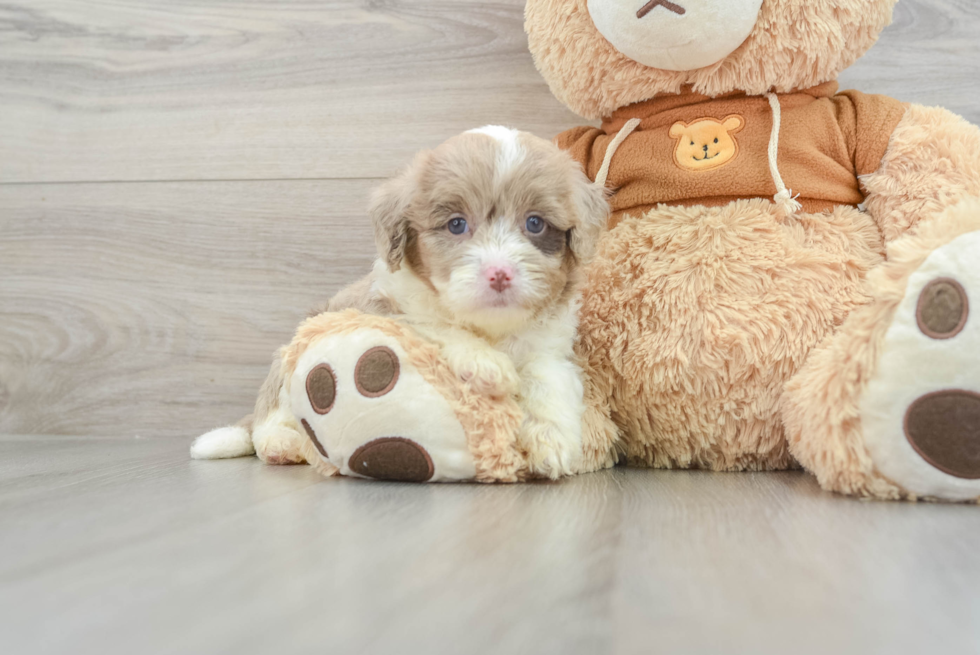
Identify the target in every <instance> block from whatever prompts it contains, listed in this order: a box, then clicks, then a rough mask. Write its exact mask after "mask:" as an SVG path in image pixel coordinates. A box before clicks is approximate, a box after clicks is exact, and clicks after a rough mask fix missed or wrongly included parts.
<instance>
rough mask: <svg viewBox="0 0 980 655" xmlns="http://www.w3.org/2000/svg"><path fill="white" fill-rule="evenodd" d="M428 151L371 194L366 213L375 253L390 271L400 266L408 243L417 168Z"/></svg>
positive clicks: (423, 160) (423, 162)
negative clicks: (372, 229) (369, 219)
mask: <svg viewBox="0 0 980 655" xmlns="http://www.w3.org/2000/svg"><path fill="white" fill-rule="evenodd" d="M428 155H429V153H427V152H423V153H419V155H417V156H416V158H415V161H413V162H412V164H411V165H410V166H409V167H408V168H406V169H405V170H403V171H402V172H401V173H399V174H398V175H397V176H395V177H394V178H392V179H390V180H388V181H387V182H385V183H384V184H383V185H381V186H380V187H379V188H378V189H377V190H376V191H375V192H374V194H373V195H372V196H371V205H370V209H369V210H368V214H369V215H370V217H371V224H372V226H373V227H374V242H375V245H377V248H378V255H379V256H380V257H381V259H383V260H384V261H385V263H386V264H387V265H388V269H389V270H391V271H397V270H398V269H399V268H401V263H402V260H403V259H404V258H405V245H406V244H407V243H408V230H409V215H408V213H409V210H410V208H411V205H412V200H413V198H414V196H415V190H416V188H417V185H418V171H419V170H420V169H421V167H422V166H424V165H425V161H426V160H427V159H428Z"/></svg>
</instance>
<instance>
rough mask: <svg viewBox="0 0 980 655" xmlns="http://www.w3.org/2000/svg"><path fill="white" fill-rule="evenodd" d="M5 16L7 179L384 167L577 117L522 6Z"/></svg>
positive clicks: (312, 172) (66, 10)
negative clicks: (456, 141) (530, 39)
mask: <svg viewBox="0 0 980 655" xmlns="http://www.w3.org/2000/svg"><path fill="white" fill-rule="evenodd" d="M3 24H6V27H7V29H2V30H0V53H2V56H3V62H2V66H0V105H2V106H3V113H4V119H3V120H2V121H0V181H4V182H21V181H78V180H85V181H91V180H102V181H106V180H113V181H115V180H186V179H192V180H209V179H278V178H291V179H293V178H299V179H307V178H350V177H387V176H389V175H390V174H391V173H393V172H394V171H395V170H396V169H397V168H398V167H400V166H402V165H403V164H404V162H405V161H406V160H407V159H408V158H409V157H410V156H411V155H412V154H413V153H414V152H415V151H416V150H418V149H419V148H422V147H427V146H431V145H433V144H436V143H439V142H441V141H443V140H445V139H446V138H448V137H449V136H451V135H453V134H457V133H459V132H461V131H463V130H466V129H470V128H473V127H478V126H480V125H485V124H487V123H506V124H509V125H514V126H518V127H522V128H525V129H529V130H531V131H535V132H540V133H543V134H552V133H556V132H557V131H559V130H560V129H563V128H564V127H570V126H573V125H576V124H578V123H579V119H577V118H576V117H575V116H573V115H572V114H571V113H570V112H568V111H567V110H566V109H564V108H563V107H562V106H561V105H559V103H558V102H557V101H555V100H554V98H553V97H552V96H551V94H550V93H549V91H548V89H547V86H546V85H545V83H544V81H543V80H542V79H541V77H540V76H539V75H538V74H537V72H536V71H535V69H534V66H533V64H532V62H531V57H530V55H529V54H528V52H527V45H526V39H525V37H524V33H523V27H522V25H523V2H522V1H521V0H501V1H498V2H478V1H473V0H467V1H460V0H442V1H419V0H412V1H411V2H408V1H392V2H387V1H383V2H382V1H370V2H364V1H357V2H354V1H350V0H347V1H340V2H336V1H333V2H325V1H322V0H290V1H289V2H283V3H279V2H269V1H265V2H244V1H232V2H221V1H218V0H211V1H209V2H204V3H201V2H193V1H190V0H181V1H177V2H159V1H152V0H112V1H111V2H107V1H101V2H91V1H90V0H31V1H30V2H23V1H15V2H13V3H12V4H11V3H7V4H4V5H3V6H0V25H3Z"/></svg>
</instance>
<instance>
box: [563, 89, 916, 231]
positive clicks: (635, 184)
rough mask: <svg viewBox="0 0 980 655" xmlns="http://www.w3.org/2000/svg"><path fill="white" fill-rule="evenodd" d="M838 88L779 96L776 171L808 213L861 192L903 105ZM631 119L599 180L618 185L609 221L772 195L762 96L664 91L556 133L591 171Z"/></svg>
mask: <svg viewBox="0 0 980 655" xmlns="http://www.w3.org/2000/svg"><path fill="white" fill-rule="evenodd" d="M837 89H838V85H837V83H836V82H827V83H825V84H821V85H819V86H816V87H813V88H811V89H806V90H803V91H797V92H793V93H788V94H785V95H781V96H779V103H780V106H781V108H782V124H781V127H780V130H779V149H778V160H777V161H778V166H779V171H780V173H781V174H782V177H783V179H784V181H785V184H786V186H787V187H788V188H789V189H791V190H792V193H793V195H794V196H795V195H797V194H799V198H798V200H799V201H800V203H802V205H803V211H806V212H810V213H816V212H822V211H825V210H828V209H831V208H833V207H835V206H837V205H852V206H856V205H858V204H860V203H861V202H863V201H864V194H863V193H862V191H861V186H860V183H859V181H858V176H860V175H866V174H869V173H873V172H875V171H876V170H877V169H878V167H879V165H880V164H881V159H882V157H884V155H885V151H886V150H887V148H888V142H889V139H890V138H891V135H892V132H894V130H895V128H896V126H897V125H898V123H899V121H900V120H901V119H902V117H903V116H904V115H905V112H906V109H907V107H906V105H904V104H903V103H900V102H899V101H897V100H894V99H892V98H888V97H885V96H875V95H866V94H863V93H859V92H857V91H846V92H844V93H840V94H838V93H837ZM632 118H638V119H641V121H642V122H641V123H640V125H639V127H638V128H637V129H636V131H635V132H633V133H632V134H631V135H630V136H629V137H628V138H627V139H626V140H625V141H624V142H623V143H622V145H621V146H620V147H619V149H618V150H616V151H615V154H614V156H613V157H612V160H611V166H610V168H609V177H608V181H607V186H609V187H610V188H612V189H615V190H617V193H616V195H615V196H614V197H613V199H612V205H613V222H612V224H613V225H615V224H616V223H618V222H619V220H620V218H621V217H622V216H624V215H626V214H631V215H637V214H641V213H644V212H646V211H648V210H650V209H652V208H654V207H655V206H657V205H658V204H661V203H663V204H667V205H684V206H691V205H707V206H719V205H725V204H728V203H730V202H732V201H733V200H736V199H740V198H759V197H769V198H771V197H773V196H774V195H775V194H776V192H777V189H776V185H775V182H774V181H773V177H772V173H771V171H770V167H769V145H770V139H771V136H772V130H773V111H772V108H771V107H770V105H769V101H768V99H767V98H766V97H765V96H746V95H745V94H744V93H731V94H728V95H724V96H720V97H717V98H709V97H707V96H702V95H698V94H695V93H690V92H687V93H682V94H680V95H676V96H664V97H660V98H655V99H653V100H648V101H646V102H641V103H637V104H635V105H630V106H628V107H624V108H622V109H619V110H617V111H616V112H615V113H613V115H612V116H611V117H609V118H607V119H606V120H605V121H603V123H602V127H601V128H599V129H596V128H592V127H578V128H574V129H572V130H569V131H567V132H564V133H562V134H560V135H558V137H556V139H555V142H556V143H557V144H558V145H559V146H560V147H561V148H563V149H565V150H568V151H570V152H571V154H572V155H573V156H574V157H575V158H576V159H577V160H578V161H579V162H581V163H582V165H583V166H584V167H585V169H586V172H587V173H588V174H589V177H590V178H591V179H593V180H594V179H595V178H596V175H597V174H598V172H599V169H600V167H601V166H602V162H603V158H604V157H605V153H606V148H607V147H608V146H609V144H610V142H612V140H613V139H614V138H615V137H616V135H617V133H618V132H619V131H620V129H622V127H623V126H624V125H625V124H626V122H627V121H628V120H630V119H632Z"/></svg>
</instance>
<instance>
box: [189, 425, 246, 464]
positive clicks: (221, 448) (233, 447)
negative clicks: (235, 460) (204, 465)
mask: <svg viewBox="0 0 980 655" xmlns="http://www.w3.org/2000/svg"><path fill="white" fill-rule="evenodd" d="M254 454H255V447H254V446H253V445H252V435H250V434H249V433H248V430H246V429H245V428H243V427H239V426H235V425H230V426H228V427H225V428H218V429H217V430H211V431H210V432H207V433H205V434H202V435H201V436H199V437H198V438H197V439H195V440H194V443H192V444H191V459H229V458H232V457H246V456H248V455H254Z"/></svg>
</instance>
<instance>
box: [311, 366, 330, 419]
mask: <svg viewBox="0 0 980 655" xmlns="http://www.w3.org/2000/svg"><path fill="white" fill-rule="evenodd" d="M306 395H307V397H308V398H309V399H310V405H312V406H313V411H314V412H316V413H317V414H326V413H327V412H329V411H330V410H331V409H333V403H334V401H335V400H337V376H336V375H334V372H333V369H332V368H330V366H329V365H327V364H320V365H319V366H317V367H315V368H314V369H313V370H312V371H310V374H309V375H307V376H306Z"/></svg>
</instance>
